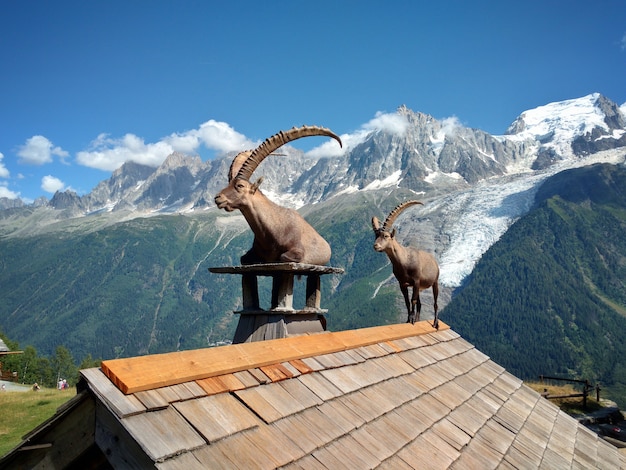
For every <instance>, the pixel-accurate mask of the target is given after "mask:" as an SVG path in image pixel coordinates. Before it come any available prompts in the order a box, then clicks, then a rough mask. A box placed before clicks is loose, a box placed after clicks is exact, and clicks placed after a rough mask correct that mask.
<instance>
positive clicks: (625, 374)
mask: <svg viewBox="0 0 626 470" xmlns="http://www.w3.org/2000/svg"><path fill="white" fill-rule="evenodd" d="M625 187H626V169H624V167H617V166H611V165H597V166H594V167H589V168H583V169H579V170H571V171H568V172H564V173H562V174H559V175H557V176H555V177H553V178H552V179H550V180H548V182H547V183H546V184H545V185H544V186H543V187H542V188H541V189H540V191H539V192H538V195H537V199H536V206H535V208H534V209H533V210H532V211H531V212H530V213H529V214H528V215H526V216H525V217H523V218H522V219H520V220H519V221H518V222H517V223H515V224H514V225H513V226H512V227H511V228H510V229H509V230H508V231H507V233H506V234H505V235H504V236H503V237H502V238H501V239H500V240H499V241H498V242H497V243H496V244H495V245H494V246H493V247H492V248H491V249H490V250H489V251H488V252H487V253H486V254H485V255H484V256H483V258H482V259H481V260H480V262H479V263H478V264H477V266H476V268H475V269H474V271H473V273H472V275H471V278H470V279H469V280H468V282H467V283H466V286H465V287H464V288H463V289H462V290H461V292H460V293H458V294H457V295H456V296H455V297H454V298H453V299H452V301H451V303H450V304H449V305H448V306H447V307H446V309H445V310H444V312H443V314H442V317H443V318H444V319H445V321H447V322H448V323H449V324H450V325H451V326H452V327H453V328H454V329H455V330H456V331H458V332H459V333H460V334H461V335H463V336H464V337H465V338H466V339H467V340H468V341H470V342H472V343H473V344H475V345H476V346H477V347H478V348H479V349H481V350H482V351H483V352H485V353H486V354H488V355H490V356H491V357H492V358H493V359H494V360H495V361H496V362H498V363H499V364H501V365H503V366H504V367H506V368H507V369H508V370H509V371H511V372H512V373H513V374H516V375H517V376H519V377H521V378H523V379H536V378H537V377H538V376H539V375H541V374H545V375H561V376H565V377H570V378H583V379H589V380H591V381H592V382H594V383H596V382H600V383H601V384H602V386H603V389H604V391H605V393H608V394H610V395H611V396H612V397H613V399H614V400H616V401H618V403H620V404H621V406H622V407H624V406H625V405H626V362H625V361H624V358H626V341H625V339H626V237H624V233H626V193H625V192H624V191H623V188H625Z"/></svg>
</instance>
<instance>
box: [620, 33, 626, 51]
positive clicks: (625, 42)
mask: <svg viewBox="0 0 626 470" xmlns="http://www.w3.org/2000/svg"><path fill="white" fill-rule="evenodd" d="M619 44H620V46H621V48H622V50H623V51H626V33H624V35H623V36H622V40H621V41H620V43H619Z"/></svg>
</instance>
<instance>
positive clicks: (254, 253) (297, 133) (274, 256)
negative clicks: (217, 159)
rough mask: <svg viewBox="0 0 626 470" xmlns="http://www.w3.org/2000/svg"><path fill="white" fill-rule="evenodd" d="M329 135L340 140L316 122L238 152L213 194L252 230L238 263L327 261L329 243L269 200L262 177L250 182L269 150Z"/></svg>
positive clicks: (298, 217) (324, 262) (315, 262)
mask: <svg viewBox="0 0 626 470" xmlns="http://www.w3.org/2000/svg"><path fill="white" fill-rule="evenodd" d="M311 136H328V137H332V138H333V139H335V140H336V141H337V142H339V145H342V144H341V139H340V138H339V137H338V136H337V135H335V134H334V133H333V132H331V131H330V130H329V129H326V128H324V127H317V126H302V127H294V128H292V129H290V130H288V131H281V132H279V133H278V134H275V135H273V136H272V137H270V138H268V139H266V140H265V142H263V143H262V144H261V145H259V146H258V147H257V148H256V149H254V150H246V151H244V152H241V153H239V154H238V155H237V156H236V157H235V158H234V159H233V162H232V164H231V165H230V170H229V172H228V186H226V187H225V188H224V189H222V190H221V191H220V192H219V193H218V194H217V196H215V203H216V204H217V207H218V208H220V209H225V210H226V211H228V212H230V211H233V210H235V209H239V210H240V211H241V213H242V214H243V216H244V217H245V219H246V221H247V222H248V225H250V228H251V229H252V232H254V242H253V244H252V248H251V249H250V250H249V251H248V252H247V253H246V254H244V255H243V256H242V257H241V264H253V263H258V262H269V263H275V262H295V263H308V264H317V265H325V264H326V263H328V261H330V254H331V252H330V245H329V244H328V242H327V241H326V240H324V239H323V238H322V236H321V235H320V234H318V233H317V232H316V231H315V229H314V228H313V227H311V225H309V223H308V222H307V221H306V220H304V218H303V217H302V216H301V215H300V214H299V213H298V212H297V211H295V210H294V209H288V208H286V207H282V206H279V205H278V204H275V203H274V202H272V201H270V200H269V199H268V198H267V196H265V195H264V194H263V193H262V192H261V191H260V190H259V185H260V184H261V181H262V180H263V178H259V179H258V180H257V181H256V182H255V183H251V182H250V178H251V177H252V173H254V170H256V168H257V167H258V166H259V164H260V163H261V162H262V161H263V160H264V159H265V158H266V157H267V156H268V155H270V154H271V153H272V152H274V151H276V150H277V149H279V148H280V147H282V146H283V145H285V144H286V143H287V142H290V141H292V140H295V139H300V138H301V137H311Z"/></svg>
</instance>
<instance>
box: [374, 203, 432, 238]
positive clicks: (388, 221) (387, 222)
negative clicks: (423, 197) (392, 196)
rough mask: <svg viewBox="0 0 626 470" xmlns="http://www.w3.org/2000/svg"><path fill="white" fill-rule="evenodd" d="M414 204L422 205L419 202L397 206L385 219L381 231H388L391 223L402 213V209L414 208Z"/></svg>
mask: <svg viewBox="0 0 626 470" xmlns="http://www.w3.org/2000/svg"><path fill="white" fill-rule="evenodd" d="M416 204H422V203H421V202H420V201H405V202H403V203H402V204H399V205H398V206H397V207H396V208H395V209H394V210H392V211H391V212H390V213H389V215H388V216H387V218H386V219H385V223H383V228H382V229H383V230H384V231H386V232H387V231H389V229H390V228H391V226H392V225H393V223H394V222H395V221H396V219H397V218H398V216H399V215H400V214H401V213H402V211H403V210H404V209H406V208H407V207H411V206H414V205H416Z"/></svg>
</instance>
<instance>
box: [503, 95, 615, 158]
mask: <svg viewBox="0 0 626 470" xmlns="http://www.w3.org/2000/svg"><path fill="white" fill-rule="evenodd" d="M607 101H608V100H606V98H604V97H603V96H602V95H600V93H592V94H589V95H587V96H583V97H582V98H576V99H570V100H565V101H558V102H554V103H549V104H546V105H544V106H539V107H537V108H534V109H531V110H528V111H524V112H523V113H522V114H521V115H520V116H519V117H518V118H517V119H516V120H515V121H514V122H513V124H511V126H510V127H509V129H508V130H507V137H509V138H517V139H521V140H536V141H538V142H540V143H541V144H542V145H543V147H545V148H547V149H551V150H552V151H553V152H554V153H555V154H556V155H558V156H560V157H561V158H569V157H572V156H574V155H575V153H576V152H575V149H574V148H573V147H572V143H573V142H574V141H576V139H578V138H583V137H585V136H588V135H593V134H594V132H595V133H596V134H603V135H606V136H610V137H611V138H614V139H619V138H621V137H622V136H623V135H624V132H626V131H625V130H624V129H619V128H618V129H615V126H613V128H611V126H609V123H608V122H607V121H609V116H607V114H612V113H616V112H617V113H618V114H622V111H620V108H618V107H617V106H615V105H614V104H613V106H612V108H613V109H611V110H609V113H607V109H606V107H607V106H606V102H607ZM608 107H609V108H611V105H609V106H608ZM623 120H624V116H623V115H622V116H621V121H622V123H623Z"/></svg>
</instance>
